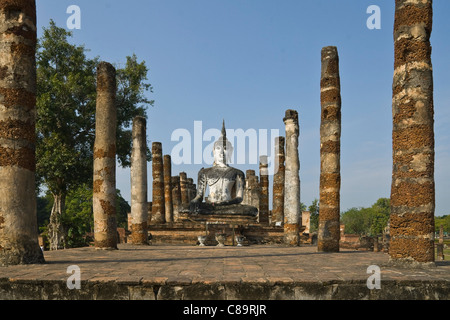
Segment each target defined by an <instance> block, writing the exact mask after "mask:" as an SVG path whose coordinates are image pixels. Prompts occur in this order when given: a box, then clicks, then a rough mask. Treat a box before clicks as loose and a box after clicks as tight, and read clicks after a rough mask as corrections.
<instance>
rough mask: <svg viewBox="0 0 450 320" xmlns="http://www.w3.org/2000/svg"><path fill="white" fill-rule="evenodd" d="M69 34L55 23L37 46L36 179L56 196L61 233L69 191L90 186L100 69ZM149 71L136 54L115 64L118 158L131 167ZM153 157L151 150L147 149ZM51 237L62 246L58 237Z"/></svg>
mask: <svg viewBox="0 0 450 320" xmlns="http://www.w3.org/2000/svg"><path fill="white" fill-rule="evenodd" d="M71 36H72V33H71V32H68V31H66V30H65V29H63V28H59V27H57V26H56V25H55V23H54V22H53V21H50V26H49V27H48V28H44V30H43V35H42V37H41V38H40V39H39V41H38V50H37V59H36V60H37V102H36V104H37V121H36V130H37V147H36V156H37V167H36V172H37V177H38V184H39V185H44V186H45V188H46V189H47V190H48V191H49V192H50V193H51V194H52V195H53V198H54V199H53V200H54V201H53V208H52V211H51V216H50V225H51V226H52V228H53V229H54V233H55V234H58V235H62V234H63V226H62V221H61V216H62V215H63V213H64V211H65V201H66V197H67V194H68V192H70V191H71V190H75V189H76V188H77V187H78V186H80V185H83V184H88V185H91V184H92V168H93V156H92V151H93V145H94V140H95V107H96V68H97V65H98V62H99V58H98V57H96V58H93V59H90V58H88V57H87V56H86V52H87V49H86V48H85V47H84V46H78V45H74V44H71V43H70V42H69V38H70V37H71ZM147 73H148V69H147V67H146V65H145V62H144V61H143V62H138V61H137V57H136V56H135V55H132V56H131V57H127V61H126V64H125V66H124V67H123V68H117V100H116V102H117V103H116V105H117V120H118V121H117V159H118V161H119V164H120V165H121V166H124V167H125V166H129V164H130V154H131V128H130V127H131V123H132V119H133V118H134V117H135V116H137V115H140V116H144V117H146V116H147V113H146V109H147V107H148V106H149V105H153V101H151V100H148V99H147V98H146V96H145V93H146V92H147V91H150V92H152V87H151V85H150V84H148V83H146V80H147ZM147 152H148V157H149V159H150V150H149V149H148V150H147ZM51 241H53V242H55V244H54V246H56V247H61V246H62V242H63V239H62V238H61V237H60V236H58V237H56V239H52V240H51Z"/></svg>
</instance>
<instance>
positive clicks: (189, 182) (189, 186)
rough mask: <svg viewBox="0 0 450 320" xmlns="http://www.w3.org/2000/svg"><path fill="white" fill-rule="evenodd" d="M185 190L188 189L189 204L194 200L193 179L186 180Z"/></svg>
mask: <svg viewBox="0 0 450 320" xmlns="http://www.w3.org/2000/svg"><path fill="white" fill-rule="evenodd" d="M187 189H188V199H189V202H191V200H192V199H194V198H195V196H194V192H193V190H194V179H192V178H188V179H187Z"/></svg>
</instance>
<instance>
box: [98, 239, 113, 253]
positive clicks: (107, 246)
mask: <svg viewBox="0 0 450 320" xmlns="http://www.w3.org/2000/svg"><path fill="white" fill-rule="evenodd" d="M94 246H95V249H96V250H118V248H117V240H115V239H114V240H113V239H105V240H101V239H100V240H95V241H94Z"/></svg>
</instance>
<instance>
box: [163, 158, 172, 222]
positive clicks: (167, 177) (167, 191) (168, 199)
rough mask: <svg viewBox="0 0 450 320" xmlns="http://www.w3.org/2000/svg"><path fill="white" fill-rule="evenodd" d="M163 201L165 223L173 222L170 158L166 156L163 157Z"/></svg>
mask: <svg viewBox="0 0 450 320" xmlns="http://www.w3.org/2000/svg"><path fill="white" fill-rule="evenodd" d="M164 200H165V210H166V222H173V221H174V217H173V201H172V158H171V157H170V155H168V154H166V155H165V156H164Z"/></svg>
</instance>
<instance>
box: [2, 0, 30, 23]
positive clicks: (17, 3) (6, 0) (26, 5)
mask: <svg viewBox="0 0 450 320" xmlns="http://www.w3.org/2000/svg"><path fill="white" fill-rule="evenodd" d="M1 2H2V4H1V7H2V8H3V9H6V10H12V9H15V10H18V9H19V10H21V11H22V12H24V13H25V14H26V15H27V16H28V17H30V18H32V19H33V23H34V24H36V1H35V0H2V1H1Z"/></svg>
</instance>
